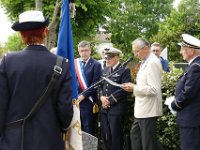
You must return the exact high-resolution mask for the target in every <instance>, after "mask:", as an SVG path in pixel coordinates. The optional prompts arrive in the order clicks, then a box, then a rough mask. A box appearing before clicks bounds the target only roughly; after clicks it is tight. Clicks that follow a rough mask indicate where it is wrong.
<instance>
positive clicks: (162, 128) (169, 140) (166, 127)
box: [157, 63, 183, 150]
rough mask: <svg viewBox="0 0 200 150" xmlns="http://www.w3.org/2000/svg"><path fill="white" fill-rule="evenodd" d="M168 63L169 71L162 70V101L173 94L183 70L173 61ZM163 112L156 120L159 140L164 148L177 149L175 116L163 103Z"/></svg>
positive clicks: (177, 137) (177, 135) (177, 136)
mask: <svg viewBox="0 0 200 150" xmlns="http://www.w3.org/2000/svg"><path fill="white" fill-rule="evenodd" d="M170 65H171V66H170V68H171V71H170V72H169V73H166V72H164V73H163V76H162V94H163V100H164V101H165V99H166V97H170V96H172V95H174V92H175V86H176V84H177V80H178V78H179V76H180V74H181V73H182V72H183V70H182V69H177V68H174V67H173V63H170ZM163 113H164V114H163V116H162V117H160V118H159V119H158V122H157V134H158V137H159V140H160V142H161V143H162V145H163V146H164V147H165V149H170V150H178V149H179V145H180V144H179V133H178V128H177V124H176V118H175V116H173V115H172V114H171V112H170V111H169V109H168V107H167V106H166V105H164V104H163Z"/></svg>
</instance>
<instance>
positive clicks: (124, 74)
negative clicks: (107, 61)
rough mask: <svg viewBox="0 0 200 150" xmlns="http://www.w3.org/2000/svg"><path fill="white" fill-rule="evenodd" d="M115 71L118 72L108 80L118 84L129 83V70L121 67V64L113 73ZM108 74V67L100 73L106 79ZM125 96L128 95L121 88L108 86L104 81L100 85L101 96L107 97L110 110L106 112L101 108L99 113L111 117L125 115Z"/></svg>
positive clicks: (109, 72) (109, 70) (109, 69)
mask: <svg viewBox="0 0 200 150" xmlns="http://www.w3.org/2000/svg"><path fill="white" fill-rule="evenodd" d="M116 70H119V71H117V72H116V73H114V74H113V75H111V76H110V77H109V79H110V80H112V81H114V82H116V83H119V84H121V83H125V82H131V75H130V70H129V69H128V68H124V67H121V64H119V65H118V66H117V67H116V68H115V70H113V72H115V71H116ZM110 74H111V68H110V67H106V68H104V70H103V71H102V76H103V77H107V76H109V75H110ZM127 94H128V93H127V92H126V91H125V90H123V89H122V88H120V87H117V86H113V85H111V84H109V83H108V82H107V81H104V82H103V83H102V95H103V96H108V97H109V101H110V108H109V109H108V110H107V109H103V108H102V107H101V113H110V114H113V115H121V114H125V110H126V103H127Z"/></svg>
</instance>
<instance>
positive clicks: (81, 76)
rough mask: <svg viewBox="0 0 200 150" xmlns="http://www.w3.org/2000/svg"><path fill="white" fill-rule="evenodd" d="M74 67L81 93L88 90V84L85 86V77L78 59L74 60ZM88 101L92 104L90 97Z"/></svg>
mask: <svg viewBox="0 0 200 150" xmlns="http://www.w3.org/2000/svg"><path fill="white" fill-rule="evenodd" d="M74 65H75V70H76V75H77V77H78V82H79V85H80V87H81V89H82V91H84V90H85V89H87V88H88V84H87V79H86V76H85V73H84V68H83V63H82V61H81V59H80V58H77V59H75V61H74ZM89 100H90V101H91V102H92V103H94V101H93V99H92V97H91V96H90V97H89Z"/></svg>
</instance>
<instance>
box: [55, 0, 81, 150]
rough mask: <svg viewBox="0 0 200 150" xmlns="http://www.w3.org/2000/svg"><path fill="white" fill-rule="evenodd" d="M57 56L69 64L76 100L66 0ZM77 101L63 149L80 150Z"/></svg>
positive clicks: (62, 12) (71, 41) (70, 31)
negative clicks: (65, 59)
mask: <svg viewBox="0 0 200 150" xmlns="http://www.w3.org/2000/svg"><path fill="white" fill-rule="evenodd" d="M57 55H59V56H62V57H64V58H67V59H68V60H69V62H70V70H69V71H70V73H71V75H72V89H73V90H72V96H73V99H77V98H78V90H77V82H76V72H75V67H74V46H73V37H72V27H71V22H70V10H69V2H68V0H63V1H62V9H61V21H60V28H59V34H58V48H57ZM76 102H77V101H76V100H74V103H73V104H74V105H73V109H74V115H73V118H72V121H71V124H70V126H69V129H68V133H67V134H66V135H67V138H66V139H65V149H66V150H68V149H71V148H73V149H75V150H82V149H83V143H82V133H81V123H80V109H79V107H78V103H76Z"/></svg>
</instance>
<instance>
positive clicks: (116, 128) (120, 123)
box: [101, 113, 124, 150]
mask: <svg viewBox="0 0 200 150" xmlns="http://www.w3.org/2000/svg"><path fill="white" fill-rule="evenodd" d="M123 128H124V117H123V116H121V115H109V114H103V113H101V134H102V138H103V143H104V146H105V150H123V145H124V141H123V137H124V133H123Z"/></svg>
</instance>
